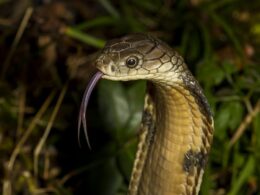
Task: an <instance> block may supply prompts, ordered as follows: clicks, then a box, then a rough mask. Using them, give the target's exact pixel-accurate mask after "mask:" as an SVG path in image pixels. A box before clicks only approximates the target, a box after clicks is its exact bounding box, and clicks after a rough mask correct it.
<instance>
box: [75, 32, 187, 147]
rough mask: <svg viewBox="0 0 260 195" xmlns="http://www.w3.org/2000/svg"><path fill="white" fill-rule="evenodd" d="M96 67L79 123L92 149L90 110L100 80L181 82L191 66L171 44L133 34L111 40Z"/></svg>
mask: <svg viewBox="0 0 260 195" xmlns="http://www.w3.org/2000/svg"><path fill="white" fill-rule="evenodd" d="M94 65H95V67H96V68H97V69H98V70H99V71H98V72H97V73H96V74H95V75H94V76H93V77H92V79H91V81H90V82H89V84H88V86H87V88H86V90H85V93H84V96H83V99H82V103H81V108H80V113H79V120H78V139H79V136H80V128H81V124H83V129H84V133H85V137H86V140H87V143H88V145H89V147H90V144H89V140H88V135H87V125H86V109H87V105H88V101H89V98H90V94H91V92H92V90H93V88H94V86H95V85H96V83H97V82H98V80H99V79H100V78H105V79H109V80H121V81H128V80H138V79H146V80H151V81H153V82H160V83H161V82H166V83H167V82H168V81H167V80H170V81H171V82H174V81H175V82H179V81H181V73H185V70H187V67H186V65H185V63H184V62H183V58H182V57H181V56H180V55H178V53H177V52H175V51H174V50H172V48H170V47H169V46H168V45H167V44H165V43H164V42H162V41H160V40H159V39H156V38H154V37H152V36H149V35H145V34H141V33H138V34H131V35H127V36H124V37H122V38H119V39H114V40H111V41H108V42H107V43H106V45H105V47H104V48H103V49H102V50H101V51H100V53H99V55H98V57H97V58H96V61H95V63H94Z"/></svg>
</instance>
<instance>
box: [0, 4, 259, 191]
mask: <svg viewBox="0 0 260 195" xmlns="http://www.w3.org/2000/svg"><path fill="white" fill-rule="evenodd" d="M131 32H147V33H150V34H153V35H155V36H157V37H159V38H160V39H162V40H164V41H166V42H167V43H169V44H170V45H171V46H172V47H174V48H175V49H176V50H178V51H179V52H180V53H181V54H182V55H183V56H184V58H185V60H186V62H187V64H188V65H189V68H190V69H191V71H192V72H193V73H194V75H195V76H196V78H197V79H198V80H199V82H200V83H201V85H202V87H203V88H204V91H205V94H206V96H207V98H208V99H209V102H210V104H211V107H212V110H213V112H214V118H215V137H214V143H213V147H212V150H211V154H210V159H209V163H208V166H207V170H206V173H205V176H204V181H203V184H202V188H201V194H202V195H208V194H212V195H222V194H228V195H238V194H239V195H240V194H241V195H244V194H246V195H253V194H260V166H259V162H260V114H259V110H260V58H259V56H260V48H259V46H260V1H245V0H219V1H210V0H172V1H171V0H142V1H139V0H129V1H116V0H114V1H113V0H98V1H94V0H88V1H80V0H77V1H54V0H50V1H44V0H42V1H40V0H37V1H36V0H35V1H33V0H22V1H14V0H13V1H12V0H0V68H1V69H0V70H1V72H0V73H1V79H0V154H1V155H0V162H1V166H0V178H1V179H0V181H1V187H0V192H2V194H4V195H11V194H62V195H72V194H95V195H99V194H100V195H115V194H117V195H120V194H125V193H126V190H127V185H128V182H129V176H130V173H131V167H132V162H133V160H134V153H135V149H136V143H137V138H136V135H137V131H138V126H139V122H140V117H141V114H142V107H143V95H144V91H145V83H144V82H130V83H119V82H111V81H103V80H102V81H101V82H100V83H99V85H98V87H97V88H96V90H95V91H94V94H93V96H92V98H91V102H90V106H89V109H88V113H87V115H88V130H89V135H90V142H91V146H92V150H89V149H88V147H87V144H85V145H83V146H82V148H79V146H78V143H77V116H78V111H79V106H80V102H81V98H82V95H83V91H84V88H85V86H86V84H87V81H88V79H89V78H90V76H91V75H92V73H93V69H92V68H91V66H90V64H91V59H92V56H93V55H92V54H93V53H94V52H96V51H98V49H100V48H102V46H103V45H104V43H105V41H106V40H108V39H111V38H115V37H119V36H122V35H124V34H127V33H131ZM82 137H83V136H82ZM82 142H83V139H82Z"/></svg>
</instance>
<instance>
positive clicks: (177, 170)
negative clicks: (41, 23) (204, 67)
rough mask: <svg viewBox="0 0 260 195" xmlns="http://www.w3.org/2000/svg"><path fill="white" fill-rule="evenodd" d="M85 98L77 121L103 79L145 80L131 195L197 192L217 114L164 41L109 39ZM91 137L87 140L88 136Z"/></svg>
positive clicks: (82, 118)
mask: <svg viewBox="0 0 260 195" xmlns="http://www.w3.org/2000/svg"><path fill="white" fill-rule="evenodd" d="M94 66H95V67H96V68H97V69H98V71H97V73H96V74H95V75H94V77H93V78H92V80H91V82H90V83H89V86H88V87H87V89H86V92H85V94H84V97H83V101H82V104H81V109H80V116H79V126H78V132H79V130H80V125H81V123H83V127H84V132H85V136H86V138H87V132H86V128H87V127H86V118H85V112H86V107H87V104H88V100H89V96H90V93H91V91H92V89H93V87H94V85H95V84H96V83H97V81H98V80H99V79H100V78H104V79H109V80H116V81H129V80H139V79H142V80H147V81H148V82H147V93H146V97H145V105H144V111H143V117H142V123H141V127H140V131H139V133H140V136H139V144H138V150H137V153H136V158H135V162H134V166H133V171H132V175H131V180H130V184H129V192H128V194H129V195H196V194H198V193H199V189H200V184H201V181H202V175H203V172H204V168H205V165H206V162H207V157H208V153H209V150H210V146H211V142H212V137H213V130H214V128H213V118H212V114H211V111H210V107H209V104H208V102H207V99H206V98H205V96H204V94H203V92H202V90H201V87H200V86H199V84H198V82H197V81H196V79H195V78H194V77H193V76H192V74H191V72H190V71H189V70H188V68H187V65H186V64H185V62H184V60H183V58H182V57H181V56H180V55H179V54H178V53H177V52H176V51H174V50H173V49H172V48H171V47H169V46H168V45H167V44H166V43H164V42H162V41H161V40H159V39H157V38H155V37H153V36H151V35H146V34H130V35H126V36H124V37H122V38H119V39H114V40H111V41H108V42H107V43H106V45H105V46H104V48H103V49H102V50H101V51H100V53H99V54H98V56H97V58H96V60H95V62H94ZM87 141H88V140H87Z"/></svg>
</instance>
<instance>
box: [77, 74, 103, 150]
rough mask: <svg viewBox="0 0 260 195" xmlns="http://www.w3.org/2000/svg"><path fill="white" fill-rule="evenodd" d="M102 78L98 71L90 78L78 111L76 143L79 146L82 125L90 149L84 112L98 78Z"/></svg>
mask: <svg viewBox="0 0 260 195" xmlns="http://www.w3.org/2000/svg"><path fill="white" fill-rule="evenodd" d="M102 76H103V73H102V72H100V71H98V72H96V73H95V75H94V76H93V77H92V78H91V80H90V82H89V83H88V85H87V87H86V90H85V92H84V95H83V98H82V101H81V105H80V111H79V117H78V142H79V145H81V144H80V129H81V124H83V130H84V135H85V138H86V141H87V144H88V147H89V148H90V149H91V146H90V142H89V138H88V132H87V123H86V110H87V106H88V102H89V99H90V95H91V93H92V91H93V89H94V87H95V86H96V84H97V82H98V81H99V80H100V78H101V77H102Z"/></svg>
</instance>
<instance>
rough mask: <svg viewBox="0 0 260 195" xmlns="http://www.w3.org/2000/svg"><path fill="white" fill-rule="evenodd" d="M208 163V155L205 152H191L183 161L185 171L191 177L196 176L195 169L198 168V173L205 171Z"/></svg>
mask: <svg viewBox="0 0 260 195" xmlns="http://www.w3.org/2000/svg"><path fill="white" fill-rule="evenodd" d="M206 162H207V154H206V153H203V152H194V151H192V150H189V151H188V152H187V153H186V154H185V155H184V159H183V169H184V171H186V172H187V173H189V174H190V175H193V174H194V168H195V167H196V168H198V171H200V170H201V169H204V168H205V166H206Z"/></svg>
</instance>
